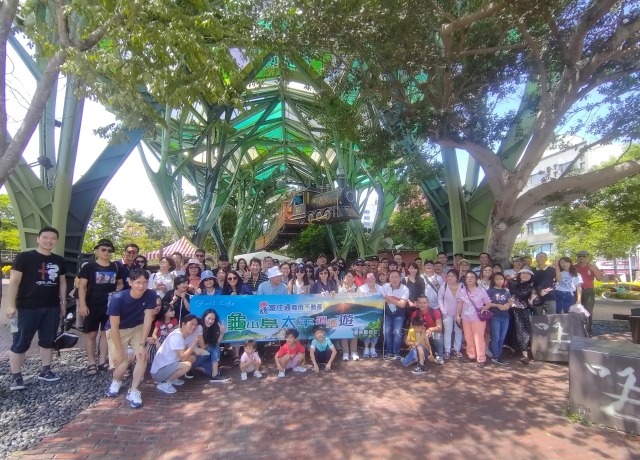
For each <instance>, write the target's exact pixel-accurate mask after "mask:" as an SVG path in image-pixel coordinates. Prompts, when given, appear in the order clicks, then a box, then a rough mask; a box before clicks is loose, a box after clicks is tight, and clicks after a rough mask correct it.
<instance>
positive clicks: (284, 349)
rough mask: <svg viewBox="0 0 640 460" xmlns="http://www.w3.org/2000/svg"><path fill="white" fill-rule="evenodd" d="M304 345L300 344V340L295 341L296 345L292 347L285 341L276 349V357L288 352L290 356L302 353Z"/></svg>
mask: <svg viewBox="0 0 640 460" xmlns="http://www.w3.org/2000/svg"><path fill="white" fill-rule="evenodd" d="M304 352H305V350H304V347H303V346H302V345H300V342H296V345H295V346H294V347H293V348H289V344H288V343H285V344H284V345H282V346H281V347H280V349H279V350H278V358H282V357H283V356H284V355H286V354H290V355H291V357H293V356H295V355H297V354H298V353H304Z"/></svg>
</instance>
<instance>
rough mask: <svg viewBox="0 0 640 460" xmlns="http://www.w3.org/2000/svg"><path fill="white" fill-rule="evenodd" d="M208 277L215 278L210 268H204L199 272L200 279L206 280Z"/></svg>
mask: <svg viewBox="0 0 640 460" xmlns="http://www.w3.org/2000/svg"><path fill="white" fill-rule="evenodd" d="M209 278H212V279H213V278H215V276H213V272H212V271H211V270H205V271H203V272H202V273H201V274H200V279H201V280H206V279H209Z"/></svg>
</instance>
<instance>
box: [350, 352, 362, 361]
mask: <svg viewBox="0 0 640 460" xmlns="http://www.w3.org/2000/svg"><path fill="white" fill-rule="evenodd" d="M351 360H352V361H360V356H358V353H351Z"/></svg>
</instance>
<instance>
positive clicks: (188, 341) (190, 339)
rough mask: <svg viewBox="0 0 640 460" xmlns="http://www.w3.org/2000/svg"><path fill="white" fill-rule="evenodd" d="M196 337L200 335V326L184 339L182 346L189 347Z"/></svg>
mask: <svg viewBox="0 0 640 460" xmlns="http://www.w3.org/2000/svg"><path fill="white" fill-rule="evenodd" d="M196 335H202V326H200V325H198V327H197V328H196V330H195V332H194V333H193V334H191V335H188V336H186V337H185V338H184V346H185V347H190V346H191V344H192V343H193V341H194V340H195V339H196Z"/></svg>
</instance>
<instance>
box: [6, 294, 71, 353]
mask: <svg viewBox="0 0 640 460" xmlns="http://www.w3.org/2000/svg"><path fill="white" fill-rule="evenodd" d="M59 328H60V307H59V306H55V307H51V308H25V309H21V310H19V311H18V332H16V333H15V334H13V345H11V351H12V352H14V353H19V354H21V353H26V352H27V350H28V349H29V347H30V346H31V341H32V340H33V337H34V336H35V335H36V331H37V332H38V346H39V347H40V348H53V343H54V342H55V341H56V335H57V334H58V329H59Z"/></svg>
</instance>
